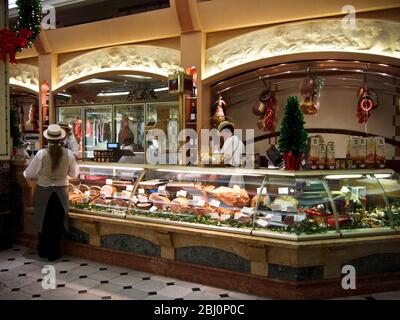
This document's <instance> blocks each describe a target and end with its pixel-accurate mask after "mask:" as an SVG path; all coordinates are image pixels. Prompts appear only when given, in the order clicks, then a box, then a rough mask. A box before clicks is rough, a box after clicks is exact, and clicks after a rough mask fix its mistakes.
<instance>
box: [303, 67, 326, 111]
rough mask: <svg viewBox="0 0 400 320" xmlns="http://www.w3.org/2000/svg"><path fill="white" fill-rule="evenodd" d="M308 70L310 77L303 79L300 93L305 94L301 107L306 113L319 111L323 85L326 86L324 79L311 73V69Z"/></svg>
mask: <svg viewBox="0 0 400 320" xmlns="http://www.w3.org/2000/svg"><path fill="white" fill-rule="evenodd" d="M308 72H309V76H308V78H307V79H304V80H303V82H302V84H301V87H300V93H301V95H302V96H303V101H302V102H301V105H300V108H301V111H303V113H304V114H306V115H309V114H316V113H318V111H319V98H320V95H321V90H322V87H323V86H324V79H322V78H321V77H319V76H317V75H315V74H311V73H310V71H308Z"/></svg>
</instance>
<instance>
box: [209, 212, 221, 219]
mask: <svg viewBox="0 0 400 320" xmlns="http://www.w3.org/2000/svg"><path fill="white" fill-rule="evenodd" d="M210 218H211V219H218V218H219V214H218V213H216V212H212V213H211V214H210Z"/></svg>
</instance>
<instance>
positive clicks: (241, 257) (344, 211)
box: [25, 162, 400, 298]
mask: <svg viewBox="0 0 400 320" xmlns="http://www.w3.org/2000/svg"><path fill="white" fill-rule="evenodd" d="M79 167H80V176H79V178H78V179H76V180H71V181H70V182H71V183H70V185H69V195H70V213H69V216H70V228H69V229H70V230H69V234H68V240H67V241H65V244H64V246H65V248H64V249H65V250H66V252H68V253H70V254H76V255H80V256H84V257H86V258H91V259H94V260H99V261H102V262H106V263H111V264H118V265H121V266H126V267H134V268H137V269H141V270H144V271H149V272H154V273H159V274H164V275H167V276H173V277H177V278H181V279H183V280H186V281H196V282H200V283H205V284H208V285H214V286H219V287H224V288H225V287H226V288H227V289H234V290H240V291H244V292H252V293H255V294H261V295H267V296H272V297H277V298H312V297H317V296H318V297H321V295H322V296H324V297H334V296H339V295H345V294H346V293H344V292H343V289H342V288H341V276H342V275H341V270H342V266H344V265H347V264H351V265H354V266H355V267H356V269H357V270H358V271H359V273H358V275H357V276H359V277H361V278H360V279H361V280H360V281H361V282H359V283H358V290H359V292H363V290H364V291H365V292H368V291H370V290H372V289H371V287H373V290H375V291H376V290H378V291H379V287H380V286H385V288H386V289H385V290H387V288H388V286H392V287H395V286H399V285H400V280H399V279H400V277H399V270H400V268H399V264H398V262H399V257H400V246H399V243H400V184H399V177H398V175H397V174H396V173H395V172H394V171H392V170H390V169H371V170H368V169H356V170H327V171H319V170H315V171H293V172H292V171H279V170H266V169H265V170H264V169H246V168H212V167H190V166H186V167H183V166H169V165H159V166H154V165H137V164H135V165H133V164H120V163H105V164H99V163H93V162H80V163H79ZM27 211H29V210H27ZM31 219H32V215H31V214H29V212H26V214H25V233H26V234H29V233H32V232H33V231H32V230H29V229H31V221H32V220H31ZM367 266H369V267H367ZM378 273H379V274H378ZM382 275H384V276H382ZM377 276H379V277H380V281H376V280H375V278H374V277H377ZM363 277H364V278H363ZM385 277H386V278H385ZM362 279H364V280H362ZM393 279H397V281H393ZM351 294H354V292H352V293H351Z"/></svg>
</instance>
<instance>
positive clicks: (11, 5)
mask: <svg viewBox="0 0 400 320" xmlns="http://www.w3.org/2000/svg"><path fill="white" fill-rule="evenodd" d="M16 7H17V0H8V9H14V8H16Z"/></svg>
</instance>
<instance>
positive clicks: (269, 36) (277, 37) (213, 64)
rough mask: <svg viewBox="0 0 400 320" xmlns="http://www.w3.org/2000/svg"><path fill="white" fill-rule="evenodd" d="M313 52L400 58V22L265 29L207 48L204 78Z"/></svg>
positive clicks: (314, 22)
mask: <svg viewBox="0 0 400 320" xmlns="http://www.w3.org/2000/svg"><path fill="white" fill-rule="evenodd" d="M311 52H322V53H323V52H338V53H343V52H346V53H361V54H370V55H378V56H383V57H388V58H395V59H400V23H398V22H392V21H385V20H370V19H357V20H356V28H355V29H354V30H351V29H346V28H345V27H343V24H342V19H321V20H310V21H304V22H297V23H288V24H281V25H277V26H273V27H268V28H263V29H260V30H257V31H253V32H249V33H246V34H244V35H241V36H238V37H235V38H232V39H229V40H227V41H225V42H223V43H220V44H218V45H216V46H214V47H211V48H209V49H207V52H206V67H205V74H204V75H203V79H210V78H215V77H216V76H217V75H218V74H221V73H224V72H226V71H227V70H230V69H233V68H236V69H237V67H238V66H241V65H246V64H249V63H251V62H253V61H258V60H265V59H270V58H276V57H282V56H288V55H295V54H299V53H311Z"/></svg>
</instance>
